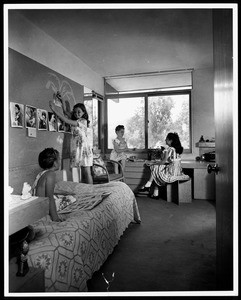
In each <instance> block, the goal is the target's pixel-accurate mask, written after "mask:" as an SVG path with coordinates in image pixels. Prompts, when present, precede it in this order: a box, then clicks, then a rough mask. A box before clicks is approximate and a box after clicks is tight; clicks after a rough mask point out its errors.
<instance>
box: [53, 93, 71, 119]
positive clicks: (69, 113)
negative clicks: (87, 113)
mask: <svg viewBox="0 0 241 300" xmlns="http://www.w3.org/2000/svg"><path fill="white" fill-rule="evenodd" d="M54 97H56V98H57V99H58V100H59V101H60V102H61V103H62V108H63V112H64V115H66V116H67V117H68V118H69V119H71V112H69V111H67V109H66V104H65V101H64V100H63V99H62V96H61V94H60V93H59V92H57V93H56V94H54Z"/></svg>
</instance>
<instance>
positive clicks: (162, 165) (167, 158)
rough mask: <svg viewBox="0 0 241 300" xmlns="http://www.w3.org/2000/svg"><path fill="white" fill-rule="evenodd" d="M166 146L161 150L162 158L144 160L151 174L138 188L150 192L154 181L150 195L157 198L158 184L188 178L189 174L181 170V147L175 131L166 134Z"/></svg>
mask: <svg viewBox="0 0 241 300" xmlns="http://www.w3.org/2000/svg"><path fill="white" fill-rule="evenodd" d="M165 141H166V144H167V147H166V148H165V150H164V151H163V155H162V158H161V159H160V160H156V161H146V162H145V164H146V165H147V166H149V167H150V170H151V176H150V178H149V180H148V181H147V182H146V184H145V185H144V186H143V187H142V188H141V189H139V192H145V191H148V192H150V188H151V185H152V183H153V182H154V192H153V194H152V195H151V196H150V197H151V198H153V199H158V198H159V188H158V187H159V186H160V187H161V186H165V185H166V184H167V183H172V182H174V181H177V180H188V179H189V176H188V175H185V174H184V173H183V172H182V168H181V154H182V152H183V147H182V145H181V142H180V139H179V136H178V134H177V133H176V132H174V133H172V132H170V133H168V135H167V136H166V140H165Z"/></svg>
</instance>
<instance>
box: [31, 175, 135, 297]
mask: <svg viewBox="0 0 241 300" xmlns="http://www.w3.org/2000/svg"><path fill="white" fill-rule="evenodd" d="M55 191H56V192H59V191H65V192H70V193H75V195H76V199H77V202H79V203H81V201H82V199H83V198H85V196H87V197H89V195H93V196H94V197H97V198H98V197H99V195H105V196H104V197H103V198H102V199H101V200H100V201H99V202H96V203H97V204H96V205H95V206H94V207H92V208H90V207H89V208H82V209H78V210H75V211H72V212H70V213H66V214H63V215H64V218H65V221H63V222H60V223H57V222H52V221H51V220H50V217H49V216H46V217H44V218H42V219H40V220H38V221H37V222H35V223H33V224H31V225H32V226H33V228H34V231H35V238H34V240H32V241H31V242H30V243H29V252H28V264H29V266H33V267H35V268H43V269H44V270H45V292H87V291H88V288H87V280H88V279H90V278H91V277H92V275H93V273H94V272H95V271H97V270H98V269H99V268H100V267H101V265H102V264H103V263H104V262H105V260H106V259H107V257H108V256H109V255H110V254H111V253H112V252H113V250H114V247H115V246H116V245H117V244H118V241H119V240H120V237H121V236H122V235H123V233H124V231H125V229H126V228H127V227H128V226H129V224H130V223H131V222H134V223H137V224H139V223H140V222H141V219H140V214H139V210H138V206H137V203H136V199H135V196H134V194H133V192H132V190H131V189H130V188H129V187H128V186H127V185H126V184H125V183H123V182H110V183H106V184H97V185H89V184H84V183H77V182H72V181H59V182H57V183H56V186H55Z"/></svg>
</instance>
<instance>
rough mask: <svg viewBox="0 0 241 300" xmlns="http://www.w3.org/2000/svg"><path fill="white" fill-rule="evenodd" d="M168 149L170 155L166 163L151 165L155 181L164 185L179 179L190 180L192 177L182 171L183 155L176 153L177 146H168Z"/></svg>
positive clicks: (159, 184)
mask: <svg viewBox="0 0 241 300" xmlns="http://www.w3.org/2000/svg"><path fill="white" fill-rule="evenodd" d="M166 151H167V157H168V158H167V163H166V164H164V165H157V164H156V165H152V166H150V170H151V174H152V176H153V178H154V181H155V183H156V184H157V185H158V186H162V185H166V184H167V183H172V182H174V181H177V180H189V179H190V177H189V176H188V175H186V174H184V173H183V171H182V167H181V156H180V155H179V154H177V153H176V150H175V148H173V147H168V148H167V149H166Z"/></svg>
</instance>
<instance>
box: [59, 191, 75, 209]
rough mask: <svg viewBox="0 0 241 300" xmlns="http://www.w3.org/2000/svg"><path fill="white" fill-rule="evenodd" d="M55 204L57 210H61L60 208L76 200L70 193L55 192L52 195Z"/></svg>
mask: <svg viewBox="0 0 241 300" xmlns="http://www.w3.org/2000/svg"><path fill="white" fill-rule="evenodd" d="M54 200H55V205H56V210H57V212H61V210H63V209H65V208H66V207H67V206H69V205H70V204H72V203H74V202H75V201H76V198H75V197H74V196H73V195H70V194H65V193H64V194H55V195H54Z"/></svg>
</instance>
